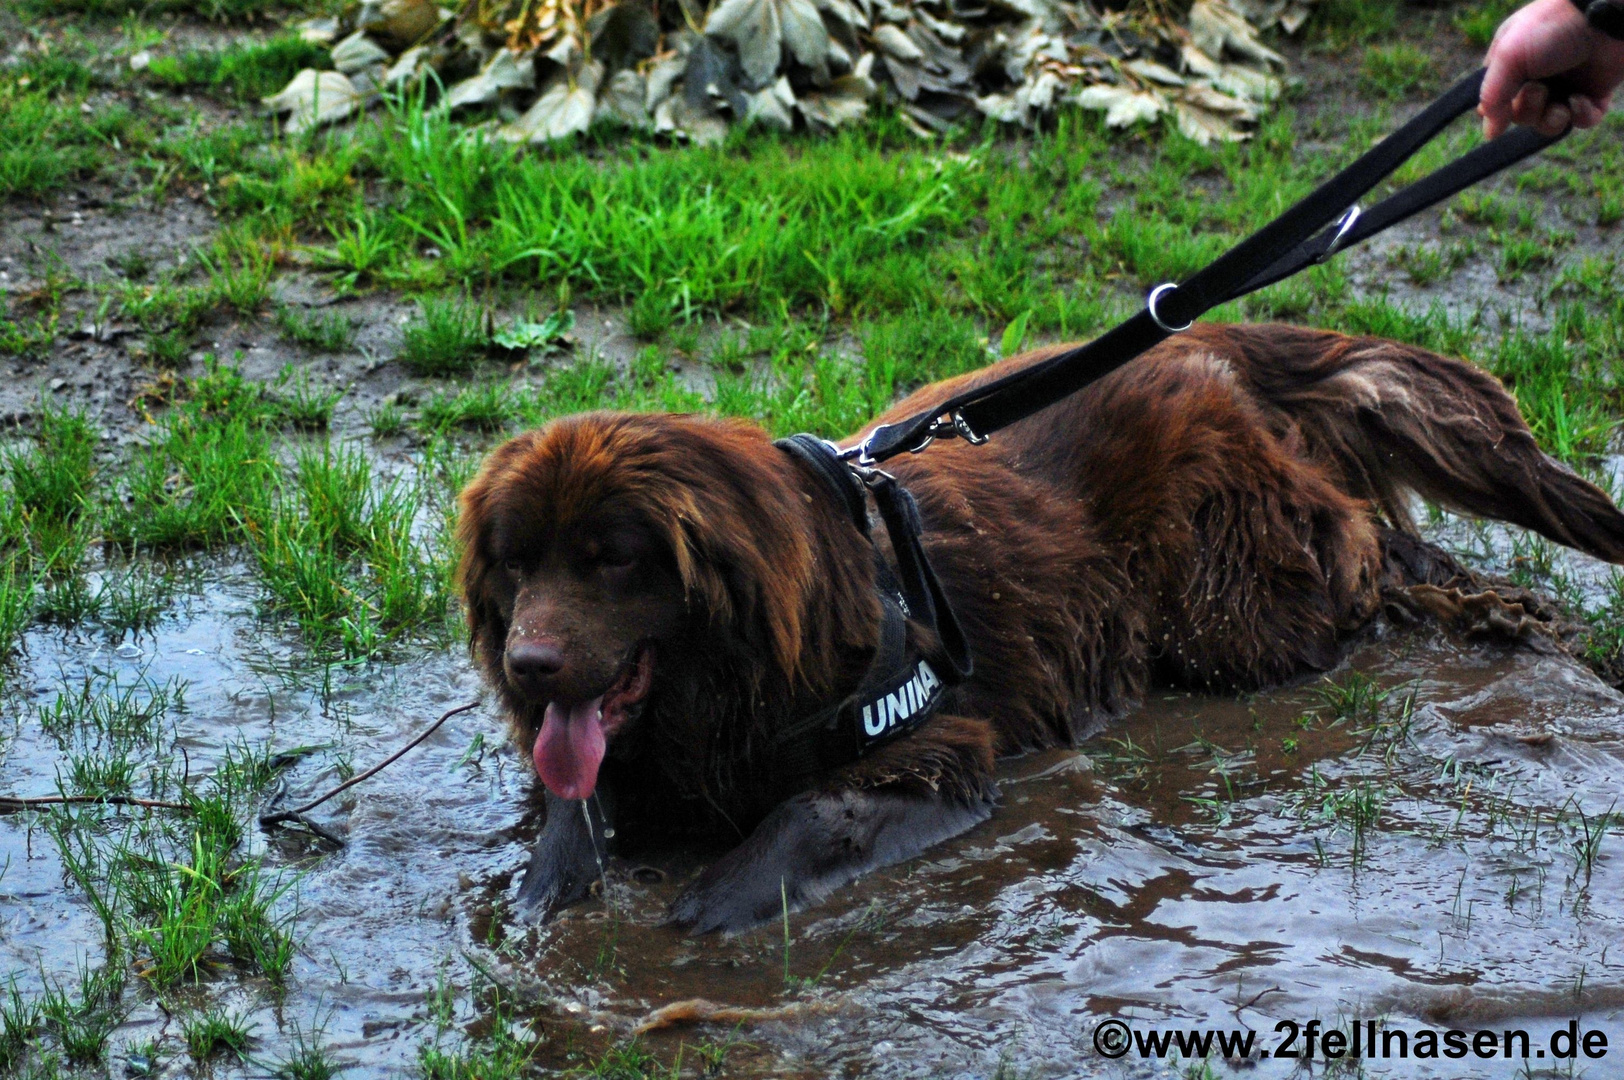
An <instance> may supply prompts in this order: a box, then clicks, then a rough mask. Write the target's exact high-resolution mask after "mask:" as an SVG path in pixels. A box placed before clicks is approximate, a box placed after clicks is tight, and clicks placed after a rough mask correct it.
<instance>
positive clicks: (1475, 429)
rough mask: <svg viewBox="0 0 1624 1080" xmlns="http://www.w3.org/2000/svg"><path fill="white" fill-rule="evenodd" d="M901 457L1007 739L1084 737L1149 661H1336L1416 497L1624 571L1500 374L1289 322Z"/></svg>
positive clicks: (981, 699) (1160, 666)
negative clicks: (1387, 542) (986, 435)
mask: <svg viewBox="0 0 1624 1080" xmlns="http://www.w3.org/2000/svg"><path fill="white" fill-rule="evenodd" d="M1053 352H1054V350H1042V351H1039V352H1035V353H1031V354H1027V355H1025V356H1022V357H1017V358H1014V359H1012V360H1010V361H1006V362H1004V363H1002V364H999V365H995V366H994V367H992V368H989V369H987V370H985V371H982V372H977V373H974V374H972V375H970V376H966V377H964V378H962V379H959V380H954V381H953V382H952V383H947V384H938V385H936V386H932V387H928V388H926V389H924V390H922V391H920V392H919V393H918V394H916V395H913V396H912V397H910V398H909V399H907V400H905V401H903V402H901V403H899V404H898V406H897V407H896V408H895V409H893V410H892V411H891V412H890V413H888V414H887V416H886V417H882V418H881V420H880V421H877V422H883V421H885V420H887V419H895V418H898V417H901V416H904V415H908V414H911V413H913V412H915V411H917V410H919V409H922V408H925V407H928V406H929V405H932V404H935V403H936V402H939V401H942V400H945V398H946V397H948V396H949V395H950V394H952V393H954V392H956V391H957V390H959V389H962V388H963V387H964V386H965V385H967V384H970V383H973V382H979V381H983V380H986V379H989V378H993V377H996V376H998V375H1001V374H1004V373H1005V372H1007V371H1009V370H1014V369H1018V368H1020V367H1022V366H1025V365H1028V364H1031V363H1035V362H1037V361H1040V360H1042V359H1044V358H1045V357H1046V356H1048V355H1052V354H1053ZM894 465H895V471H896V472H897V473H898V475H899V476H901V477H902V478H903V479H904V481H905V482H906V483H907V484H908V485H909V486H910V487H911V488H912V489H913V490H914V492H915V494H916V495H917V496H918V497H919V498H920V501H921V505H922V507H924V508H925V512H926V518H927V526H928V527H929V528H930V530H931V542H932V543H931V554H932V558H933V559H934V560H935V561H936V562H937V564H938V570H939V571H940V572H941V573H942V574H943V576H944V579H946V581H947V584H948V590H949V592H950V594H951V595H952V596H953V599H954V602H955V604H956V605H957V606H958V607H959V608H960V609H961V611H962V612H963V614H964V615H965V617H966V621H967V622H968V623H969V624H970V625H971V626H972V627H973V628H975V629H976V630H979V631H981V632H980V633H979V634H978V635H977V636H976V646H977V650H978V654H982V655H986V654H990V655H989V656H988V659H987V662H986V663H984V664H981V666H982V667H983V668H986V669H989V670H990V672H991V674H990V675H989V676H988V678H987V680H986V683H987V684H986V685H984V686H980V687H977V688H976V689H978V690H980V691H981V692H980V693H975V694H974V696H975V699H976V700H975V701H974V708H975V709H976V710H977V711H985V712H987V713H988V714H989V715H993V716H995V717H999V718H1000V719H1001V721H1002V724H1001V725H1000V726H1001V729H1002V730H1001V731H1000V736H1001V739H1000V746H1001V748H1004V749H1013V748H1015V747H1018V746H1023V745H1032V744H1035V743H1042V742H1047V741H1051V740H1052V739H1054V738H1056V737H1068V736H1070V737H1075V736H1076V735H1078V734H1081V731H1079V727H1080V726H1092V724H1091V723H1090V721H1091V720H1092V718H1095V717H1097V716H1098V715H1099V713H1100V712H1101V711H1102V710H1109V709H1111V708H1112V707H1114V706H1115V705H1116V704H1117V703H1118V702H1119V701H1121V700H1123V699H1125V698H1128V697H1131V696H1133V695H1134V694H1135V693H1136V692H1137V691H1139V690H1140V689H1142V687H1143V685H1144V681H1145V680H1146V678H1148V677H1151V676H1153V675H1159V676H1164V677H1167V678H1170V679H1171V680H1173V681H1175V682H1178V683H1182V684H1184V685H1192V686H1199V687H1208V688H1214V689H1238V688H1240V689H1243V688H1250V687H1256V686H1261V685H1267V684H1269V683H1274V682H1279V681H1282V680H1284V679H1287V678H1290V677H1292V676H1293V675H1296V674H1299V673H1301V672H1304V671H1309V670H1321V669H1324V668H1327V667H1329V666H1331V665H1332V664H1333V663H1334V662H1335V660H1336V657H1337V655H1338V644H1337V643H1338V638H1339V636H1341V635H1343V634H1345V633H1346V632H1347V631H1349V630H1350V629H1353V628H1354V627H1356V626H1358V625H1360V624H1361V623H1363V622H1364V621H1365V620H1367V619H1368V618H1369V617H1370V615H1371V613H1372V612H1373V611H1374V610H1375V608H1376V605H1377V603H1378V590H1379V570H1380V566H1381V555H1382V550H1381V542H1380V535H1381V531H1382V525H1383V521H1382V519H1383V518H1385V522H1386V524H1387V525H1389V526H1391V527H1393V528H1397V529H1401V530H1406V531H1413V526H1412V524H1411V521H1410V515H1409V510H1408V498H1409V493H1410V492H1411V491H1414V492H1417V493H1419V494H1421V495H1423V496H1424V497H1426V498H1428V499H1431V500H1433V501H1435V502H1438V503H1441V504H1443V505H1445V506H1449V507H1452V508H1456V509H1460V510H1464V511H1466V512H1468V513H1472V514H1478V515H1482V516H1487V517H1494V518H1499V519H1501V520H1505V521H1510V522H1513V523H1515V524H1519V525H1524V526H1526V527H1528V528H1532V529H1535V530H1536V531H1538V532H1541V533H1543V534H1544V535H1546V536H1548V537H1550V538H1551V539H1553V540H1556V541H1559V542H1561V543H1564V544H1567V545H1569V546H1572V547H1576V548H1579V549H1580V550H1583V551H1586V552H1588V553H1590V554H1592V555H1596V556H1598V557H1600V558H1604V559H1608V560H1611V561H1615V562H1616V561H1624V515H1621V514H1620V513H1619V512H1618V510H1617V509H1616V508H1615V507H1614V506H1613V504H1612V502H1611V501H1610V500H1609V499H1608V497H1607V496H1606V495H1605V494H1604V493H1603V492H1601V491H1600V490H1599V489H1597V488H1596V487H1595V486H1594V485H1592V484H1590V483H1588V482H1587V481H1585V480H1583V479H1582V478H1580V477H1579V476H1577V475H1576V474H1574V473H1573V471H1572V470H1571V469H1568V468H1567V467H1566V466H1564V465H1562V464H1561V463H1559V462H1556V461H1554V460H1552V459H1551V458H1549V457H1547V456H1546V455H1545V454H1544V453H1542V452H1541V451H1540V450H1539V448H1538V446H1537V445H1536V443H1535V441H1534V438H1533V436H1532V434H1531V433H1530V432H1529V430H1528V426H1527V425H1526V424H1525V423H1524V422H1523V420H1522V418H1521V416H1520V415H1519V414H1518V412H1517V407H1516V403H1515V402H1514V401H1513V400H1512V398H1511V397H1510V395H1509V394H1507V393H1506V391H1505V390H1504V389H1503V388H1502V387H1501V386H1500V384H1499V383H1498V382H1497V381H1496V380H1495V379H1493V378H1492V377H1491V376H1489V375H1486V374H1484V373H1483V372H1481V371H1478V370H1476V369H1474V368H1472V367H1470V366H1469V365H1466V364H1464V363H1461V362H1459V361H1454V360H1449V359H1446V358H1444V357H1441V356H1437V355H1435V354H1433V353H1429V352H1427V351H1425V350H1422V349H1417V348H1414V347H1410V346H1405V345H1400V344H1397V343H1394V342H1390V341H1384V340H1379V339H1370V338H1349V337H1345V336H1343V335H1339V334H1333V333H1329V332H1324V331H1314V330H1303V329H1297V328H1292V327H1286V326H1220V325H1203V326H1200V327H1197V328H1195V329H1193V330H1192V331H1190V332H1189V333H1187V334H1185V335H1181V336H1179V337H1176V338H1173V339H1170V340H1169V341H1168V342H1166V343H1164V344H1163V345H1161V346H1159V347H1158V348H1157V349H1155V350H1152V351H1151V352H1150V353H1147V354H1146V355H1145V356H1143V357H1141V358H1140V359H1138V360H1136V361H1134V362H1132V363H1130V364H1128V365H1127V366H1125V367H1123V368H1121V369H1119V370H1118V371H1116V372H1114V373H1113V374H1111V375H1109V376H1107V377H1106V378H1104V379H1101V380H1100V381H1099V382H1097V383H1095V384H1093V385H1092V386H1090V387H1089V388H1087V389H1086V390H1084V391H1083V392H1081V393H1079V394H1077V395H1074V396H1073V397H1072V398H1069V399H1067V400H1065V401H1063V402H1060V403H1058V404H1056V405H1055V406H1053V407H1051V408H1049V409H1046V410H1044V411H1042V412H1040V413H1038V414H1036V415H1034V416H1032V417H1030V418H1029V419H1027V420H1025V421H1022V422H1021V423H1019V424H1016V425H1014V426H1012V427H1011V428H1008V429H1006V430H1005V431H1004V432H1002V433H1000V435H999V437H998V438H996V439H994V440H993V441H992V442H990V443H988V444H987V445H985V446H981V447H971V446H967V445H965V444H963V443H947V444H937V445H935V446H933V447H931V449H930V450H929V451H927V452H926V453H924V454H921V455H919V456H918V457H913V458H908V459H906V460H899V461H896V462H895V463H894ZM978 663H980V660H979V659H978ZM1033 684H1037V685H1040V686H1041V687H1042V688H1043V689H1042V690H1041V691H1039V692H1037V693H1033V692H1031V690H1030V689H1028V690H1027V691H1026V692H1025V693H1022V692H1021V691H1020V689H1019V687H1020V686H1022V685H1025V686H1027V687H1031V686H1032V685H1033ZM1085 718H1089V719H1088V720H1085Z"/></svg>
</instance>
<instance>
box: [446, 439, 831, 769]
mask: <svg viewBox="0 0 1624 1080" xmlns="http://www.w3.org/2000/svg"><path fill="white" fill-rule="evenodd" d="M812 502H813V500H812V499H811V498H810V497H809V496H808V495H807V493H806V490H805V485H804V484H803V483H801V482H800V481H799V479H798V477H797V476H796V475H795V472H794V466H793V464H792V463H791V462H789V461H788V459H787V456H786V455H784V454H782V453H781V452H779V451H777V450H776V449H774V448H773V447H772V445H771V443H770V442H769V441H768V437H767V435H766V433H765V432H763V431H761V430H760V429H759V428H756V427H754V426H753V425H749V424H745V423H741V422H737V421H725V420H712V419H706V418H701V417H690V416H671V415H635V414H619V413H588V414H582V415H578V416H572V417H568V418H566V419H562V420H558V421H555V422H553V423H552V424H550V425H548V426H547V427H545V428H543V429H541V430H539V431H533V432H529V433H527V434H524V435H520V436H518V437H517V438H514V439H512V440H511V441H509V442H507V443H506V444H504V445H503V446H501V447H499V448H498V449H497V450H495V451H494V452H493V453H492V454H491V455H490V457H489V458H488V459H487V461H486V462H485V464H484V466H483V468H482V469H481V470H480V472H479V474H478V475H477V476H476V477H475V478H474V480H473V481H472V482H471V483H470V484H469V485H468V487H467V488H466V489H465V490H464V491H463V493H462V516H461V521H460V524H459V526H458V536H459V539H460V541H461V545H462V565H461V584H462V590H463V594H464V599H465V602H466V605H467V616H468V625H469V630H470V634H471V639H472V640H471V646H472V649H473V651H474V654H475V656H476V657H477V658H478V659H479V660H480V662H481V663H482V664H483V665H484V667H485V670H486V673H487V676H488V677H489V678H490V680H491V681H492V683H493V684H494V685H495V686H496V687H497V689H498V690H499V692H500V693H501V695H502V698H503V700H504V703H505V704H506V706H507V709H508V712H509V714H510V716H511V717H512V719H513V720H514V722H515V724H516V727H517V732H516V737H517V738H518V739H519V740H520V742H521V745H525V746H526V747H527V748H529V749H530V750H531V752H532V755H533V757H534V760H535V766H536V772H537V774H538V775H539V776H540V777H541V779H542V781H543V782H544V783H545V784H546V785H547V787H548V788H549V789H551V790H552V791H553V792H554V794H556V795H559V796H560V797H563V798H568V799H579V798H585V797H586V796H588V795H590V794H591V793H592V791H593V789H594V787H595V786H596V783H597V776H598V770H599V767H600V765H601V764H602V761H603V758H604V755H605V753H606V750H607V748H608V746H609V744H610V743H611V742H613V740H614V739H615V738H616V736H617V735H619V734H621V733H622V732H623V731H624V730H625V729H627V728H628V726H630V725H634V724H635V723H638V722H641V718H642V717H643V716H644V715H645V714H647V713H648V712H649V711H650V709H651V707H652V706H655V705H657V700H655V699H657V698H658V697H659V695H660V693H661V690H662V686H666V685H669V683H670V681H671V680H673V679H677V678H682V677H684V673H683V672H680V671H672V670H669V669H670V668H671V667H673V666H675V661H674V658H675V657H677V656H681V657H684V658H685V660H684V661H683V662H684V663H696V662H703V658H704V657H705V656H706V655H707V648H708V647H709V646H708V645H707V644H706V642H707V639H715V638H716V637H717V636H718V635H722V636H725V637H726V638H727V639H728V640H730V641H733V642H740V641H743V642H749V643H751V647H752V648H754V649H755V650H756V652H757V655H759V656H760V658H761V666H762V667H764V668H769V669H771V670H770V672H767V671H763V672H759V673H757V675H758V676H763V677H764V676H766V675H768V674H770V675H772V676H773V677H774V678H775V679H777V680H779V681H781V682H784V683H794V682H795V681H796V679H797V678H801V679H803V680H805V679H806V678H807V672H806V671H805V670H804V668H805V667H806V658H807V657H806V654H807V652H808V643H807V641H805V640H803V639H804V637H805V631H806V624H807V621H808V614H809V598H810V597H811V596H812V595H813V594H814V593H815V592H819V591H826V590H827V587H828V586H827V583H826V581H824V580H823V579H824V578H826V577H827V576H828V575H827V574H823V575H820V574H818V573H817V570H818V563H819V561H820V560H819V558H818V556H817V550H818V541H819V536H818V535H817V534H818V533H819V531H820V527H819V525H818V523H817V522H818V519H819V518H820V517H827V516H829V515H820V514H818V513H814V512H813V508H812V505H811V504H812ZM816 644H817V643H816V642H814V643H813V645H812V651H814V652H815V651H817V648H816ZM718 648H720V646H718ZM744 692H746V693H750V692H752V691H751V690H745V691H744Z"/></svg>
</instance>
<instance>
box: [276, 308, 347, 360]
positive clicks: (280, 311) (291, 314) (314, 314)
mask: <svg viewBox="0 0 1624 1080" xmlns="http://www.w3.org/2000/svg"><path fill="white" fill-rule="evenodd" d="M276 325H277V327H278V328H279V329H281V331H282V336H283V337H284V338H286V339H287V340H288V341H291V342H293V343H294V344H295V345H303V346H304V347H305V348H307V349H311V350H314V351H316V352H343V351H345V350H346V349H348V348H349V347H350V343H351V342H352V341H354V340H355V321H354V320H353V319H351V318H350V317H349V316H347V315H345V314H343V313H341V312H337V311H328V312H321V311H301V310H300V309H298V308H294V307H279V308H277V309H276Z"/></svg>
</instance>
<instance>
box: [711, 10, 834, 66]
mask: <svg viewBox="0 0 1624 1080" xmlns="http://www.w3.org/2000/svg"><path fill="white" fill-rule="evenodd" d="M705 33H707V34H710V35H713V36H715V37H720V38H725V39H727V40H728V41H731V42H733V44H734V46H735V47H737V48H738V50H739V65H740V66H741V67H742V68H743V69H744V75H745V79H746V80H747V81H748V82H749V83H750V85H752V86H765V85H766V84H767V83H769V82H771V81H772V77H773V75H774V74H776V73H777V71H778V67H779V64H780V63H781V62H782V53H783V48H784V47H785V46H788V47H789V51H790V53H791V54H792V55H793V56H794V57H795V59H796V60H799V61H800V62H801V63H803V64H805V65H806V66H807V67H809V68H812V69H813V70H814V71H817V70H821V69H824V68H825V67H826V64H827V61H828V57H829V31H828V29H827V28H826V27H824V25H823V18H822V16H820V15H819V14H818V9H817V6H816V5H815V4H813V3H812V0H722V2H721V3H720V4H718V5H717V6H716V9H715V10H714V11H712V12H711V15H710V18H709V19H708V20H707V21H706V23H705Z"/></svg>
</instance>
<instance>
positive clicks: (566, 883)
mask: <svg viewBox="0 0 1624 1080" xmlns="http://www.w3.org/2000/svg"><path fill="white" fill-rule="evenodd" d="M607 831H608V823H607V821H606V820H605V819H604V817H603V815H602V814H601V813H594V814H593V815H592V824H591V828H590V831H589V829H588V825H587V819H586V816H585V815H583V814H582V813H581V804H580V803H579V802H578V801H568V802H566V801H565V800H563V799H560V798H557V797H556V796H554V795H552V794H551V793H548V795H547V820H546V823H545V824H543V825H542V829H541V835H540V836H538V837H537V838H536V847H535V850H534V851H532V852H531V854H530V865H529V866H528V867H526V868H525V872H524V880H523V881H521V882H520V883H519V894H518V896H517V897H516V898H515V899H516V907H517V911H518V915H519V918H521V919H523V920H524V921H525V922H530V923H544V922H547V921H548V920H550V919H551V918H552V917H553V916H554V915H556V914H557V913H558V912H559V911H560V910H562V909H563V908H566V907H568V906H569V905H571V904H573V903H575V902H576V901H578V900H581V899H584V898H585V897H586V895H587V892H588V891H589V890H590V889H591V888H592V882H593V881H594V880H596V879H597V878H598V877H599V875H600V874H601V873H602V869H601V868H602V865H603V864H602V862H601V860H602V858H603V851H604V844H605V838H604V834H605V833H606V832H607Z"/></svg>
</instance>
